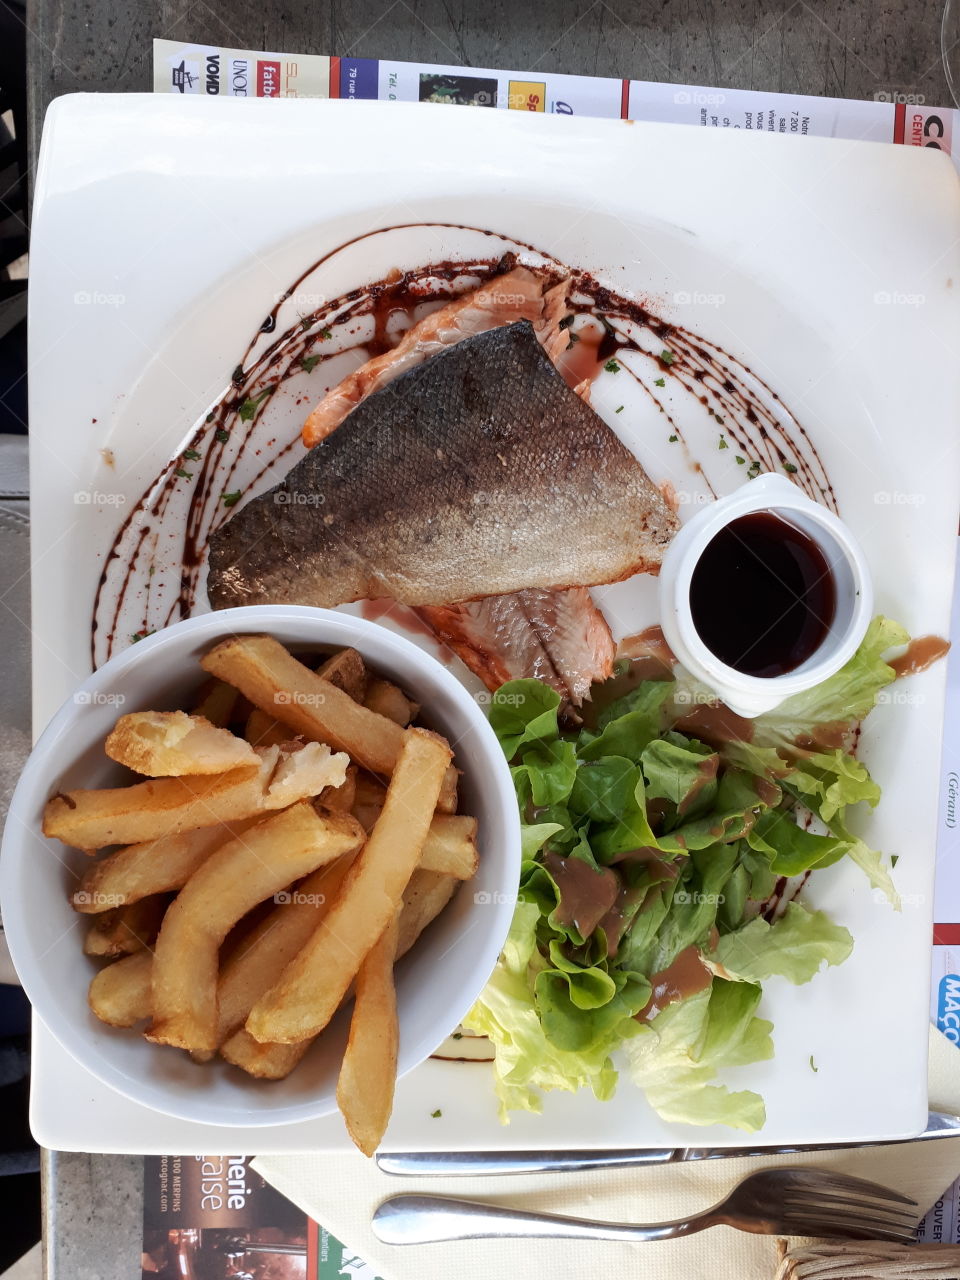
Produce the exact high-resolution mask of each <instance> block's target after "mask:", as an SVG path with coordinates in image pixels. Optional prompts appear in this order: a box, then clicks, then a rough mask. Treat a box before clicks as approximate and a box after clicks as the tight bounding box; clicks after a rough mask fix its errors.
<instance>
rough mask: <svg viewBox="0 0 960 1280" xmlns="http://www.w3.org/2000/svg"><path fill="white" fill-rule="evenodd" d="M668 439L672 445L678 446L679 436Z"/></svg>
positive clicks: (668, 437)
mask: <svg viewBox="0 0 960 1280" xmlns="http://www.w3.org/2000/svg"><path fill="white" fill-rule="evenodd" d="M667 439H668V440H669V441H670V443H671V444H676V442H677V439H678V437H677V436H667Z"/></svg>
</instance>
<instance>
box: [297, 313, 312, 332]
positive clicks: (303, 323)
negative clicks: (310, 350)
mask: <svg viewBox="0 0 960 1280" xmlns="http://www.w3.org/2000/svg"><path fill="white" fill-rule="evenodd" d="M312 324H313V316H301V318H300V328H301V329H302V330H303V331H304V333H306V331H307V330H308V329H309V328H310V326H311V325H312Z"/></svg>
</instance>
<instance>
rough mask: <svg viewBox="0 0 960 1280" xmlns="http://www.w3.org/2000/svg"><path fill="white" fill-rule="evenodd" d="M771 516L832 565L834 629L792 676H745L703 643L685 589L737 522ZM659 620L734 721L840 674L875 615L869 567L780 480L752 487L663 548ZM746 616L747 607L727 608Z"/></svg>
mask: <svg viewBox="0 0 960 1280" xmlns="http://www.w3.org/2000/svg"><path fill="white" fill-rule="evenodd" d="M758 511H768V512H770V513H771V514H773V515H778V516H781V517H782V518H783V519H784V520H787V521H788V522H789V523H790V524H793V525H795V526H796V527H797V528H798V529H800V530H802V531H803V532H804V533H805V534H806V535H807V536H808V537H809V538H811V539H812V540H813V541H814V542H815V543H816V544H817V546H818V547H819V548H820V550H821V552H822V553H823V556H824V559H825V560H826V562H827V564H828V565H829V566H830V571H831V573H832V575H833V581H834V586H835V590H836V610H835V612H834V617H833V622H832V623H831V625H830V628H829V630H828V632H827V634H826V635H825V636H824V639H823V641H822V643H821V644H820V645H819V647H818V648H817V649H816V650H815V651H814V652H813V653H812V654H811V655H810V657H809V658H807V660H806V661H805V662H803V663H801V665H800V666H798V667H797V668H796V669H795V670H793V671H788V672H787V673H786V674H784V675H779V676H768V677H763V676H750V675H745V674H744V673H743V672H742V671H737V670H736V669H735V668H734V667H730V666H728V665H727V664H726V663H725V662H721V661H720V659H719V658H718V657H717V656H716V654H715V653H713V652H712V651H711V650H710V649H708V648H707V646H706V645H705V644H704V642H703V640H702V639H701V638H700V635H699V633H698V631H697V629H696V627H695V626H694V623H693V615H692V613H691V609H690V583H691V580H692V578H693V572H694V569H695V568H696V566H697V563H698V561H699V559H700V557H701V556H702V555H703V552H704V551H705V550H706V548H707V546H708V545H709V544H710V542H712V541H713V539H714V538H715V537H716V535H717V534H718V533H719V532H720V530H721V529H723V528H725V527H726V526H727V525H728V524H730V523H731V522H732V521H734V520H738V519H739V518H740V517H741V516H746V515H752V514H753V513H754V512H758ZM659 587H660V618H661V626H662V628H663V634H664V637H665V638H666V641H667V644H668V645H669V646H670V648H671V649H672V650H673V652H674V654H675V655H676V657H677V660H678V661H679V662H680V664H681V665H682V666H683V667H685V668H686V669H687V671H689V672H690V673H691V675H694V676H696V677H697V678H698V679H699V680H701V681H702V682H703V683H704V684H705V685H707V686H708V687H709V688H710V689H711V690H712V691H713V692H714V693H715V694H716V695H717V697H718V698H719V699H720V700H721V701H722V702H724V703H726V705H727V706H728V707H729V708H730V709H731V711H735V712H736V713H737V714H738V715H741V716H746V717H749V718H752V717H754V716H758V715H761V714H762V713H763V712H765V711H772V710H773V708H774V707H777V706H779V705H780V703H781V702H783V701H785V700H786V699H787V698H789V697H792V695H793V694H795V693H801V692H803V690H805V689H811V688H812V687H813V686H814V685H816V684H819V683H820V681H821V680H826V678H827V677H828V676H831V675H833V674H834V672H836V671H839V670H840V668H841V667H842V666H843V664H844V663H845V662H847V661H848V660H849V659H850V658H851V657H852V656H853V654H854V653H855V652H856V650H857V646H858V645H859V644H860V641H861V640H862V639H863V637H864V635H865V633H866V630H867V626H868V625H869V622H870V619H871V617H872V615H873V586H872V583H871V581H870V573H869V570H868V569H867V564H866V560H865V559H864V556H863V552H862V551H861V549H860V546H859V545H858V543H857V541H856V539H855V538H854V537H853V534H852V533H851V532H850V530H849V529H848V528H847V526H846V525H845V524H844V523H843V521H842V520H840V519H839V518H838V517H837V516H835V515H834V514H833V513H832V512H831V511H828V510H827V509H826V507H824V506H822V505H821V504H820V503H819V502H814V501H813V500H812V499H811V498H808V497H807V496H806V494H804V493H802V492H801V491H800V490H799V489H798V488H797V486H796V485H795V484H792V483H791V482H790V481H789V480H787V479H785V478H784V477H783V476H778V475H766V476H760V477H758V478H757V479H756V480H750V481H748V482H747V484H745V485H743V486H742V488H740V489H738V490H737V491H736V493H732V494H730V495H729V496H728V497H726V498H720V499H718V500H717V501H716V502H713V503H711V504H710V505H709V506H707V507H704V508H703V509H702V510H700V511H698V512H697V514H696V515H695V516H693V517H692V518H691V519H690V520H688V521H687V522H686V523H685V524H684V525H683V527H682V528H681V529H680V531H679V533H678V534H677V535H676V537H675V538H674V539H673V542H672V543H671V544H670V546H669V547H668V548H667V552H666V555H665V556H664V558H663V565H662V567H661V569H660V584H659ZM730 607H731V608H732V609H734V608H736V609H749V608H750V601H749V600H738V601H731V605H730Z"/></svg>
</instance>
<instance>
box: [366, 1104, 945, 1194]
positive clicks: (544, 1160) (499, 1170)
mask: <svg viewBox="0 0 960 1280" xmlns="http://www.w3.org/2000/svg"><path fill="white" fill-rule="evenodd" d="M951 1136H954V1137H958V1136H960V1116H954V1115H949V1114H948V1113H946V1112H942V1111H931V1112H930V1114H929V1115H928V1116H927V1127H926V1128H925V1129H924V1131H923V1133H920V1134H917V1135H916V1137H913V1138H891V1139H888V1140H886V1141H878V1142H819V1143H817V1142H815V1143H809V1144H807V1145H803V1146H795V1147H676V1148H671V1147H656V1148H640V1149H634V1150H621V1149H616V1150H610V1151H464V1152H460V1151H396V1152H384V1153H383V1154H381V1155H378V1156H377V1165H378V1166H379V1168H380V1170H381V1171H382V1172H383V1173H389V1174H393V1175H395V1176H396V1177H401V1178H413V1177H416V1178H466V1177H474V1178H477V1177H487V1176H489V1175H492V1174H508V1173H568V1172H583V1171H584V1170H587V1169H621V1168H624V1167H628V1166H632V1165H657V1164H679V1163H682V1162H686V1161H693V1160H724V1159H727V1158H732V1157H734V1156H789V1155H796V1154H797V1153H798V1152H801V1151H845V1150H849V1149H853V1148H858V1147H887V1146H893V1145H897V1144H898V1143H902V1142H919V1141H920V1140H922V1139H928V1138H949V1137H951Z"/></svg>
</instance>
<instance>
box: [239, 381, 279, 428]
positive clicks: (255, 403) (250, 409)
mask: <svg viewBox="0 0 960 1280" xmlns="http://www.w3.org/2000/svg"><path fill="white" fill-rule="evenodd" d="M276 389H277V388H276V386H275V385H274V386H270V387H264V389H263V390H262V391H261V392H260V394H259V395H257V396H251V397H250V398H249V399H248V400H244V402H243V404H242V405H241V406H240V421H241V422H249V421H250V419H251V418H253V417H255V416H256V412H257V410H258V409H259V408H260V406H261V405H262V404H263V402H264V400H266V398H267V396H269V395H272V394H273V393H274V391H276Z"/></svg>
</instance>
